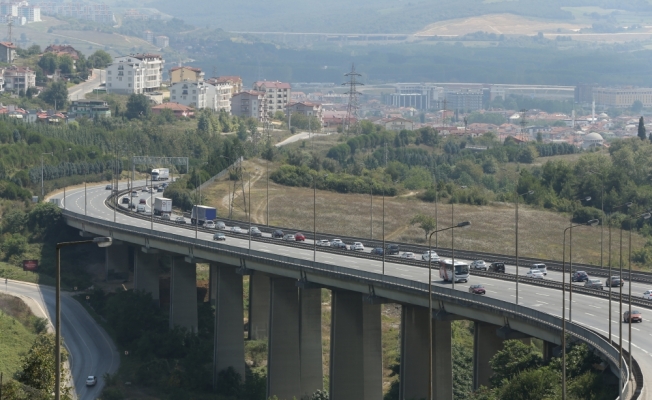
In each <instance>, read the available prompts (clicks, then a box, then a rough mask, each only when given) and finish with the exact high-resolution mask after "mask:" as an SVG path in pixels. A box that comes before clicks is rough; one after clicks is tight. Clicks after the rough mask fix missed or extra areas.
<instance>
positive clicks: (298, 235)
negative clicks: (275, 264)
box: [294, 232, 306, 242]
mask: <svg viewBox="0 0 652 400" xmlns="http://www.w3.org/2000/svg"><path fill="white" fill-rule="evenodd" d="M294 240H296V241H297V242H305V241H306V237H305V236H304V235H303V233H301V232H297V233H295V234H294Z"/></svg>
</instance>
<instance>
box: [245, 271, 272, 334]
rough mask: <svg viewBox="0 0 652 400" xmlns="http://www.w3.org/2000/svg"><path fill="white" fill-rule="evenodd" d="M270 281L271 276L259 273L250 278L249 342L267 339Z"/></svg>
mask: <svg viewBox="0 0 652 400" xmlns="http://www.w3.org/2000/svg"><path fill="white" fill-rule="evenodd" d="M269 279H270V278H269V275H267V274H264V273H262V272H258V271H256V272H254V273H253V275H251V276H250V277H249V324H248V325H249V336H248V338H249V340H263V339H267V334H268V330H269V327H268V325H267V324H269V301H270V297H269V290H270V289H269V285H270V283H269Z"/></svg>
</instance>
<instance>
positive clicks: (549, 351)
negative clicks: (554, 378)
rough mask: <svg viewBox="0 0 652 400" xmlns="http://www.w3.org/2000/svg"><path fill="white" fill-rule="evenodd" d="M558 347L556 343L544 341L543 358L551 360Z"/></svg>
mask: <svg viewBox="0 0 652 400" xmlns="http://www.w3.org/2000/svg"><path fill="white" fill-rule="evenodd" d="M556 347H557V345H556V344H554V343H550V342H547V341H545V340H544V341H543V359H544V361H549V360H550V359H551V358H552V356H553V353H554V349H555V348H556Z"/></svg>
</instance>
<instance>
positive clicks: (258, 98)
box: [231, 90, 265, 121]
mask: <svg viewBox="0 0 652 400" xmlns="http://www.w3.org/2000/svg"><path fill="white" fill-rule="evenodd" d="M264 102H265V92H259V91H255V90H246V91H244V92H240V93H236V94H235V95H234V96H233V97H231V114H233V115H236V116H238V117H243V118H249V117H252V118H256V119H257V120H258V121H262V120H263V109H264Z"/></svg>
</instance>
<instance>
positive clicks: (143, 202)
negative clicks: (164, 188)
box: [138, 199, 147, 204]
mask: <svg viewBox="0 0 652 400" xmlns="http://www.w3.org/2000/svg"><path fill="white" fill-rule="evenodd" d="M138 204H147V200H145V199H140V201H139V202H138Z"/></svg>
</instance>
